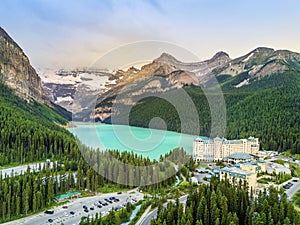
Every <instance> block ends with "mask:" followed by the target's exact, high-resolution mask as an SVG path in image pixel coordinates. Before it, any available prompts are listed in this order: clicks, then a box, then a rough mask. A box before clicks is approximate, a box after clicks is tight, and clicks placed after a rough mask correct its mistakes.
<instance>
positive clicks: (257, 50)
mask: <svg viewBox="0 0 300 225" xmlns="http://www.w3.org/2000/svg"><path fill="white" fill-rule="evenodd" d="M274 51H275V50H274V49H273V48H268V47H258V48H256V49H254V50H253V51H252V52H256V53H261V52H266V53H272V52H274Z"/></svg>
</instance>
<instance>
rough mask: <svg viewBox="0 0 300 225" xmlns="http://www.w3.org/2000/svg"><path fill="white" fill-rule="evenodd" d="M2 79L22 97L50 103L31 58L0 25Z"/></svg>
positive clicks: (0, 74) (0, 67)
mask: <svg viewBox="0 0 300 225" xmlns="http://www.w3.org/2000/svg"><path fill="white" fill-rule="evenodd" d="M0 80H1V81H2V82H4V83H5V84H7V85H8V86H9V87H11V88H12V89H14V90H15V91H16V94H17V95H19V96H20V97H22V98H24V99H26V100H28V101H30V100H31V99H32V98H33V99H36V100H38V101H40V102H42V103H46V104H47V105H50V101H49V99H48V97H47V96H46V94H45V93H44V90H43V88H42V84H41V79H40V77H39V76H38V74H37V73H36V71H35V69H34V68H33V67H32V66H31V65H30V62H29V59H28V58H27V56H26V55H25V54H24V52H23V50H22V49H21V48H20V47H19V46H18V45H17V43H15V42H14V40H13V39H12V38H11V37H10V36H9V35H8V34H7V33H6V32H5V31H4V30H3V29H2V28H1V27H0Z"/></svg>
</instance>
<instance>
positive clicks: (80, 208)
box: [5, 190, 143, 225]
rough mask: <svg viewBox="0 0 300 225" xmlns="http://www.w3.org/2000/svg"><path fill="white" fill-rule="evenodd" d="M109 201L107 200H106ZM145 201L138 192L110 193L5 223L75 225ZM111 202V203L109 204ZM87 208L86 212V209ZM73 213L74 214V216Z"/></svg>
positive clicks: (74, 201) (11, 224)
mask: <svg viewBox="0 0 300 225" xmlns="http://www.w3.org/2000/svg"><path fill="white" fill-rule="evenodd" d="M109 198H115V199H118V201H117V200H116V201H113V200H112V201H110V200H109ZM105 199H107V200H105ZM141 199H143V194H141V193H139V192H138V191H136V190H134V191H128V192H123V193H121V194H117V193H109V194H103V195H98V196H93V197H86V198H79V199H76V200H73V201H72V202H67V203H66V204H65V205H64V206H65V207H63V206H59V207H55V208H53V210H54V213H53V214H46V213H44V212H43V213H39V214H37V215H33V216H30V217H27V218H23V219H20V220H15V221H12V222H9V223H5V224H6V225H16V224H24V225H27V224H28V225H33V224H34V225H45V224H49V225H50V224H56V225H57V224H59V225H60V224H61V223H64V224H65V225H73V224H76V225H77V224H79V222H80V220H81V218H82V217H94V216H95V215H96V213H98V214H99V213H101V215H102V216H104V215H106V214H108V213H109V211H110V210H111V209H112V208H114V209H115V208H122V207H124V206H126V204H127V202H131V203H135V202H136V201H139V200H141ZM99 201H101V203H103V204H104V203H107V205H106V204H105V205H103V204H101V208H99V207H98V206H97V205H100V204H99ZM108 201H110V202H111V203H110V202H108ZM84 206H86V210H85V208H84ZM71 212H74V214H73V215H72V214H71ZM49 219H50V220H53V222H49V221H48V220H49Z"/></svg>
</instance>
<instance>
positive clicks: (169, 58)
mask: <svg viewBox="0 0 300 225" xmlns="http://www.w3.org/2000/svg"><path fill="white" fill-rule="evenodd" d="M154 62H161V63H170V62H179V61H178V60H177V59H176V58H175V57H174V56H172V55H171V54H169V53H166V52H163V53H162V54H161V55H160V56H159V57H158V58H157V59H155V60H154Z"/></svg>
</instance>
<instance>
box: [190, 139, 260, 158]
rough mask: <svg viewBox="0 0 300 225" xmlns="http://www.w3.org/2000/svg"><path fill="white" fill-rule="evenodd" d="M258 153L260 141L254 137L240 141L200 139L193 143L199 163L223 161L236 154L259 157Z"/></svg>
mask: <svg viewBox="0 0 300 225" xmlns="http://www.w3.org/2000/svg"><path fill="white" fill-rule="evenodd" d="M258 151H259V141H258V138H254V137H249V138H248V139H240V140H227V139H225V138H219V137H216V138H214V139H210V138H207V137H198V138H196V139H194V142H193V157H194V159H195V160H196V161H197V162H198V161H216V160H222V159H224V158H226V157H228V156H229V155H232V154H235V153H248V154H252V155H257V154H258Z"/></svg>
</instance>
